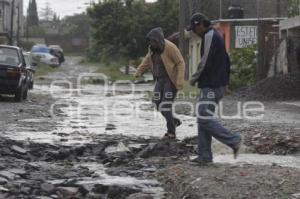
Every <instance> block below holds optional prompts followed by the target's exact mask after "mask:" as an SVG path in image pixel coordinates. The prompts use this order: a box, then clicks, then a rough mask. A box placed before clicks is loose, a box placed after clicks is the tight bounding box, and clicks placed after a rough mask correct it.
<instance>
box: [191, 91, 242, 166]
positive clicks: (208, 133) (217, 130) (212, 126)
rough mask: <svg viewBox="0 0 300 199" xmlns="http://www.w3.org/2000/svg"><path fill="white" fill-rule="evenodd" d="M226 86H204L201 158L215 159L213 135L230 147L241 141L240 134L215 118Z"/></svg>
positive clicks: (200, 103)
mask: <svg viewBox="0 0 300 199" xmlns="http://www.w3.org/2000/svg"><path fill="white" fill-rule="evenodd" d="M224 91H225V88H224V87H221V88H203V89H202V91H201V96H200V97H199V100H198V104H197V107H198V115H197V121H198V154H199V159H201V160H205V161H213V155H212V150H211V144H212V137H214V138H215V139H217V140H219V141H220V142H222V143H223V144H226V145H227V146H229V147H231V148H232V147H235V146H236V145H237V144H238V143H239V142H240V141H241V136H240V135H239V134H233V133H231V132H230V131H229V130H227V129H225V128H224V127H223V126H222V125H221V124H220V123H219V122H218V121H217V120H216V119H215V118H213V116H214V113H215V107H216V105H217V104H218V103H219V101H220V100H221V99H222V98H223V95H224Z"/></svg>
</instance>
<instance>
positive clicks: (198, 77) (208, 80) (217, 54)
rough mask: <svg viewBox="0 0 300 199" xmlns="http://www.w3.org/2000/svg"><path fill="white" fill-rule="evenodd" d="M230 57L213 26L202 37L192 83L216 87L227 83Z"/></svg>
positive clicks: (222, 40) (201, 86)
mask: <svg viewBox="0 0 300 199" xmlns="http://www.w3.org/2000/svg"><path fill="white" fill-rule="evenodd" d="M229 74H230V59H229V56H228V54H227V52H226V49H225V43H224V39H223V38H222V37H221V35H220V34H219V33H218V32H217V31H216V30H215V29H213V28H209V29H208V30H207V31H206V33H205V34H204V35H203V37H202V45H201V63H200V64H199V66H198V69H197V72H196V73H195V74H194V75H193V77H192V83H198V87H199V88H218V87H223V86H227V85H228V83H229Z"/></svg>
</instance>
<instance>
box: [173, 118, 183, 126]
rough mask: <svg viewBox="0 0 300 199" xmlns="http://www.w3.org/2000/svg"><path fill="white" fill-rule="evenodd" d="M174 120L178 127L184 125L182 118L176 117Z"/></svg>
mask: <svg viewBox="0 0 300 199" xmlns="http://www.w3.org/2000/svg"><path fill="white" fill-rule="evenodd" d="M174 121H175V126H176V127H179V126H181V125H182V122H181V121H180V119H174Z"/></svg>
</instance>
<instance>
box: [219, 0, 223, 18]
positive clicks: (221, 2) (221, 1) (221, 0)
mask: <svg viewBox="0 0 300 199" xmlns="http://www.w3.org/2000/svg"><path fill="white" fill-rule="evenodd" d="M219 17H220V19H223V0H220V15H219Z"/></svg>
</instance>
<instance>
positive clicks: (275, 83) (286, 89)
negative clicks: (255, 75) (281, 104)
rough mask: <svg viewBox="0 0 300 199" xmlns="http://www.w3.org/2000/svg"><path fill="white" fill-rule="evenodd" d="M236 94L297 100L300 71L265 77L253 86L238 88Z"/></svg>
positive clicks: (299, 89)
mask: <svg viewBox="0 0 300 199" xmlns="http://www.w3.org/2000/svg"><path fill="white" fill-rule="evenodd" d="M236 94H237V95H238V96H239V97H244V98H247V99H255V100H299V99H300V73H294V74H287V75H278V76H275V77H271V78H267V79H264V80H262V81H259V82H258V83H257V84H256V85H255V86H252V87H249V88H244V89H240V90H238V91H237V93H236Z"/></svg>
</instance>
